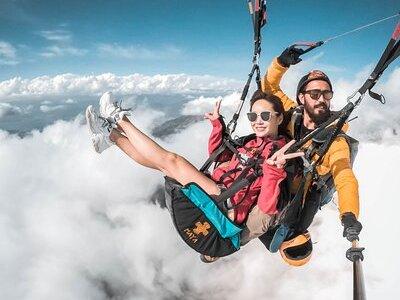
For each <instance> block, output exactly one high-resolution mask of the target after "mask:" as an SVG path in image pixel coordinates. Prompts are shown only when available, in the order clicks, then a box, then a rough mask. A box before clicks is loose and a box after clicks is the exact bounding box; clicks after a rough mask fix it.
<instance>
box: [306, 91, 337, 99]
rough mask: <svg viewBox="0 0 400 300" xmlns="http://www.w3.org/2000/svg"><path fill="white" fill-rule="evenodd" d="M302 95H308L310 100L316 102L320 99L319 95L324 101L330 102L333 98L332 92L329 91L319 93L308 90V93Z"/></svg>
mask: <svg viewBox="0 0 400 300" xmlns="http://www.w3.org/2000/svg"><path fill="white" fill-rule="evenodd" d="M303 94H309V95H310V98H311V99H313V100H318V99H319V97H321V95H323V96H324V99H325V100H331V99H332V97H333V91H329V90H325V91H321V90H308V91H304V92H303Z"/></svg>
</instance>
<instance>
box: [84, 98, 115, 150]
mask: <svg viewBox="0 0 400 300" xmlns="http://www.w3.org/2000/svg"><path fill="white" fill-rule="evenodd" d="M86 121H87V124H88V127H89V132H90V135H91V140H92V144H93V147H94V150H95V151H96V152H97V153H101V152H103V151H104V150H106V149H107V148H109V147H110V146H112V145H114V143H113V142H112V141H111V140H110V133H111V130H112V127H111V126H110V124H109V123H108V121H107V120H104V119H102V118H100V117H99V115H98V114H97V113H96V111H95V109H94V108H93V106H92V105H90V106H88V108H87V109H86Z"/></svg>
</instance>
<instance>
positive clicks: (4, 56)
mask: <svg viewBox="0 0 400 300" xmlns="http://www.w3.org/2000/svg"><path fill="white" fill-rule="evenodd" d="M18 63H19V62H18V60H17V49H16V48H15V47H14V46H13V45H11V44H10V43H8V42H5V41H0V65H9V66H13V65H17V64H18Z"/></svg>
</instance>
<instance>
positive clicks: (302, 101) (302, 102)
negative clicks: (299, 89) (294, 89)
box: [299, 93, 305, 105]
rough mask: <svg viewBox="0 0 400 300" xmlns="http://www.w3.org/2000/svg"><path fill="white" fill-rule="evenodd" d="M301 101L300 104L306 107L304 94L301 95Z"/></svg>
mask: <svg viewBox="0 0 400 300" xmlns="http://www.w3.org/2000/svg"><path fill="white" fill-rule="evenodd" d="M299 101H300V103H301V104H302V105H304V101H305V99H304V94H302V93H300V94H299Z"/></svg>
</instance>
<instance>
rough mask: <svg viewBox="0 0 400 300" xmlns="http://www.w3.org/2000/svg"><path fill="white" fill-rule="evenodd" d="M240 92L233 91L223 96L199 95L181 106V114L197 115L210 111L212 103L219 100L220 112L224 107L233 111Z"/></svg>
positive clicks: (222, 111) (212, 106)
mask: <svg viewBox="0 0 400 300" xmlns="http://www.w3.org/2000/svg"><path fill="white" fill-rule="evenodd" d="M240 96H241V93H239V92H234V93H231V94H229V95H227V96H224V97H204V96H200V97H199V98H196V99H194V100H192V101H190V102H188V103H185V104H184V105H183V108H182V114H184V115H199V114H204V113H205V112H209V111H212V110H213V108H214V104H215V103H216V102H217V101H218V100H221V101H222V102H221V114H223V113H224V109H225V108H226V109H228V110H229V111H230V112H232V111H234V110H235V109H236V107H237V105H238V103H239V101H240Z"/></svg>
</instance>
